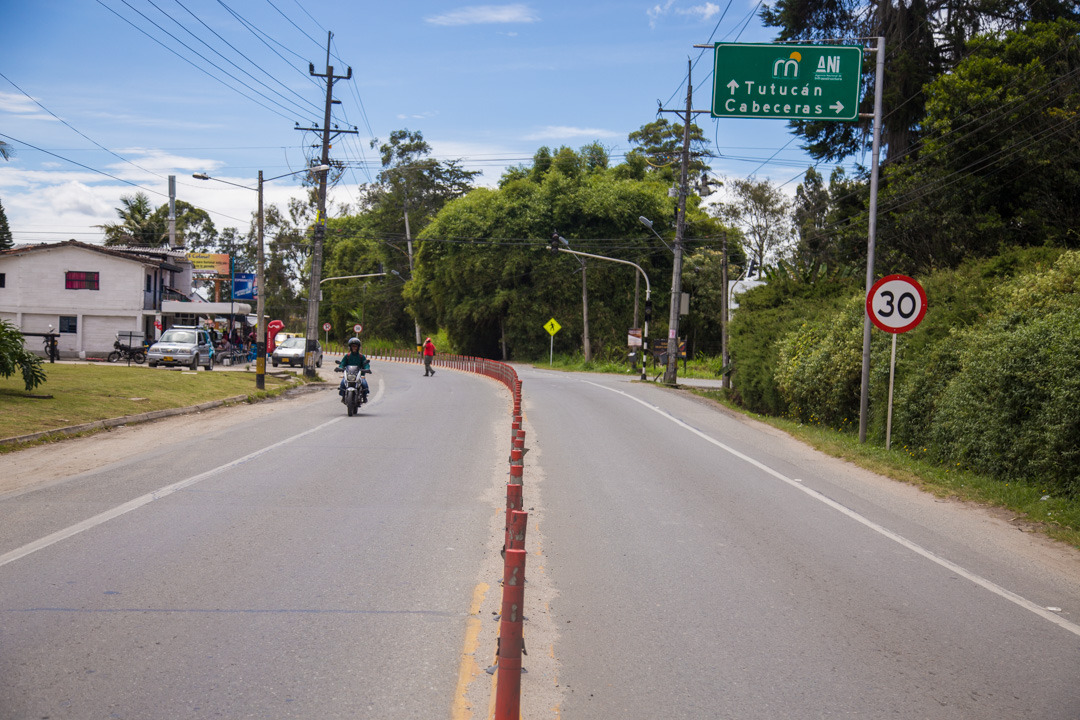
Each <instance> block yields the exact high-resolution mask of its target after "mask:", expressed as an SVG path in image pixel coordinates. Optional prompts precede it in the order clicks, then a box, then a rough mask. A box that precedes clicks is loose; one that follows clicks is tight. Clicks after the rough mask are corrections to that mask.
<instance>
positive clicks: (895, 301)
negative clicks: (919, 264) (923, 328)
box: [866, 275, 926, 334]
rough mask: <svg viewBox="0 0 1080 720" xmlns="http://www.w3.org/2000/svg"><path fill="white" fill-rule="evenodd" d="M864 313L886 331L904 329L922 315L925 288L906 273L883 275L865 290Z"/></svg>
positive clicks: (918, 320) (924, 304)
mask: <svg viewBox="0 0 1080 720" xmlns="http://www.w3.org/2000/svg"><path fill="white" fill-rule="evenodd" d="M866 314H867V315H868V316H869V317H870V320H871V322H873V323H874V324H875V325H877V326H878V328H879V329H881V330H883V331H885V332H887V333H893V334H899V333H905V332H907V331H908V330H912V329H914V328H915V326H916V325H918V324H919V323H920V322H922V319H923V316H924V315H926V292H925V291H924V290H923V288H922V285H920V284H919V283H918V282H917V281H915V280H913V279H912V278H909V277H908V276H907V275H886V276H885V277H883V278H881V279H880V280H878V281H877V282H876V283H874V286H873V287H872V288H870V292H868V293H867V294H866Z"/></svg>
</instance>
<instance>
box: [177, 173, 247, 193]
mask: <svg viewBox="0 0 1080 720" xmlns="http://www.w3.org/2000/svg"><path fill="white" fill-rule="evenodd" d="M191 177H193V178H195V179H196V180H216V181H217V182H219V183H225V184H226V185H232V186H234V187H238V188H244V189H245V190H251V191H252V192H258V191H259V189H258V188H253V187H248V186H247V185H241V184H240V183H234V182H232V181H230V180H222V179H221V178H219V177H211V176H210V175H207V174H206V173H192V175H191Z"/></svg>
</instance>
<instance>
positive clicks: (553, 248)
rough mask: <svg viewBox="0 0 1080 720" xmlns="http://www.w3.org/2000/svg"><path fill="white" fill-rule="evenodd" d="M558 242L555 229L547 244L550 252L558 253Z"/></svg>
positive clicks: (557, 233)
mask: <svg viewBox="0 0 1080 720" xmlns="http://www.w3.org/2000/svg"><path fill="white" fill-rule="evenodd" d="M560 244H561V243H560V242H559V232H558V231H557V230H556V231H555V232H554V233H553V234H552V236H551V243H550V244H549V246H548V247H549V248H550V250H551V252H552V253H553V254H555V255H558V253H559V245H560Z"/></svg>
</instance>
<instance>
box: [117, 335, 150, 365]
mask: <svg viewBox="0 0 1080 720" xmlns="http://www.w3.org/2000/svg"><path fill="white" fill-rule="evenodd" d="M121 360H134V361H135V362H137V363H138V364H140V365H142V364H143V363H144V362H146V350H145V349H144V348H142V347H135V348H133V347H131V346H130V345H123V344H121V342H120V341H119V340H117V341H116V342H114V343H113V351H112V352H111V353H109V362H112V363H114V362H120V361H121Z"/></svg>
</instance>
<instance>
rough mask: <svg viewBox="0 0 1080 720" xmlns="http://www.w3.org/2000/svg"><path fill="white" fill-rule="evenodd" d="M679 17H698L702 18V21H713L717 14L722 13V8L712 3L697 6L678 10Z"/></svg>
mask: <svg viewBox="0 0 1080 720" xmlns="http://www.w3.org/2000/svg"><path fill="white" fill-rule="evenodd" d="M675 12H677V13H678V14H679V15H696V16H699V17H701V19H702V20H712V19H713V18H714V17H716V14H717V13H718V12H720V6H719V5H715V4H713V3H711V2H707V3H705V4H704V5H695V6H694V7H689V8H686V9H685V10H684V9H682V8H678V9H676V10H675Z"/></svg>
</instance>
